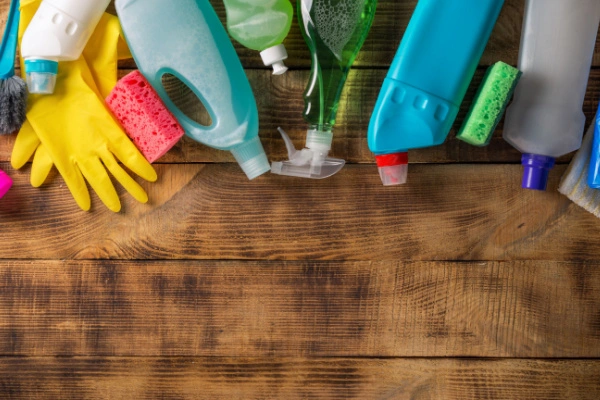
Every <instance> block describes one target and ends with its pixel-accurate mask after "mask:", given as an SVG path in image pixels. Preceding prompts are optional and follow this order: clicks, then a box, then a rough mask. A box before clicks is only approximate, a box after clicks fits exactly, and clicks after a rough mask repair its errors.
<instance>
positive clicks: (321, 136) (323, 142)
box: [306, 125, 333, 153]
mask: <svg viewBox="0 0 600 400" xmlns="http://www.w3.org/2000/svg"><path fill="white" fill-rule="evenodd" d="M332 144H333V129H332V127H330V126H325V127H323V126H318V125H312V126H310V127H309V129H308V132H306V148H308V149H311V150H317V151H322V152H326V153H327V152H329V150H331V146H332Z"/></svg>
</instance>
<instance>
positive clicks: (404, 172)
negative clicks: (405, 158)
mask: <svg viewBox="0 0 600 400" xmlns="http://www.w3.org/2000/svg"><path fill="white" fill-rule="evenodd" d="M379 176H380V177H381V182H383V186H397V185H404V184H405V183H406V181H407V180H408V164H404V165H394V166H391V167H379Z"/></svg>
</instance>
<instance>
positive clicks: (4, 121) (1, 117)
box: [0, 76, 27, 135]
mask: <svg viewBox="0 0 600 400" xmlns="http://www.w3.org/2000/svg"><path fill="white" fill-rule="evenodd" d="M26 110H27V84H26V83H25V82H24V81H23V79H21V78H19V77H18V76H13V77H11V78H8V79H5V80H0V135H9V134H11V133H14V132H17V131H18V130H20V129H21V126H23V123H24V122H25V118H26Z"/></svg>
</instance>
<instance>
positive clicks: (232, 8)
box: [223, 0, 294, 75]
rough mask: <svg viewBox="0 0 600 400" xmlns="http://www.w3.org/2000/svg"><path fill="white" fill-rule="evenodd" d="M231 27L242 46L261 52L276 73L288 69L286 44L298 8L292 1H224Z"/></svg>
mask: <svg viewBox="0 0 600 400" xmlns="http://www.w3.org/2000/svg"><path fill="white" fill-rule="evenodd" d="M223 3H224V4H225V9H226V11H227V30H228V31H229V34H230V35H231V36H232V37H233V38H234V39H235V40H237V41H238V42H240V44H242V46H244V47H247V48H249V49H252V50H256V51H260V52H261V53H260V55H261V57H262V59H263V62H264V63H265V65H267V66H273V74H274V75H281V74H283V73H285V72H286V71H287V67H286V66H285V65H284V63H283V60H285V59H287V57H288V54H287V51H286V50H285V46H284V45H283V44H282V43H283V40H284V39H285V38H286V36H287V35H288V33H289V32H290V27H291V26H292V18H293V17H294V7H293V6H292V4H291V3H290V2H289V0H223Z"/></svg>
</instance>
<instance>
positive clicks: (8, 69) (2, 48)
mask: <svg viewBox="0 0 600 400" xmlns="http://www.w3.org/2000/svg"><path fill="white" fill-rule="evenodd" d="M19 3H20V2H19V0H12V1H11V3H10V11H9V12H8V18H7V20H6V29H5V30H4V35H3V36H2V44H0V79H7V78H10V77H11V76H13V75H14V74H15V58H16V56H17V40H18V35H19V17H20V15H21V12H20V11H19V5H20V4H19Z"/></svg>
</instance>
